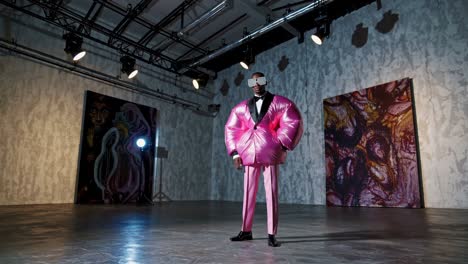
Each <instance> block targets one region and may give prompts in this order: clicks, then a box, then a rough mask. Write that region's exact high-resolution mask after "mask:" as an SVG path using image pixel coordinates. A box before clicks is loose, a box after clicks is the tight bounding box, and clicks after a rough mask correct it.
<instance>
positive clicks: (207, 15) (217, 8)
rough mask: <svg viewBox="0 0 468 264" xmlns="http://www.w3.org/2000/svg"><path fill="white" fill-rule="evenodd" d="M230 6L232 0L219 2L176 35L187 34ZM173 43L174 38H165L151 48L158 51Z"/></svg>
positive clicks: (182, 35)
mask: <svg viewBox="0 0 468 264" xmlns="http://www.w3.org/2000/svg"><path fill="white" fill-rule="evenodd" d="M231 7H232V0H224V1H222V2H221V3H219V4H217V5H216V6H215V7H213V8H212V9H211V10H208V11H207V12H206V13H204V14H203V15H201V16H200V17H199V18H197V19H195V20H194V21H192V23H190V24H188V25H187V26H185V27H184V28H182V29H181V30H180V31H179V32H177V36H178V37H180V38H183V37H185V36H186V35H188V32H189V31H190V30H192V29H194V28H195V27H197V26H199V25H201V24H203V23H206V22H208V21H209V20H211V19H213V18H214V17H215V16H217V15H219V14H220V13H222V12H224V11H225V10H227V9H228V8H231ZM172 44H174V40H172V39H165V40H163V41H161V42H160V43H159V44H158V45H157V46H154V47H152V48H153V49H156V50H158V51H159V52H161V51H163V50H166V49H167V48H168V47H169V46H171V45H172Z"/></svg>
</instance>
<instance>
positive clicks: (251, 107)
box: [249, 98, 258, 123]
mask: <svg viewBox="0 0 468 264" xmlns="http://www.w3.org/2000/svg"><path fill="white" fill-rule="evenodd" d="M249 111H250V116H251V117H252V119H253V120H254V122H255V123H257V117H258V114H257V106H256V105H255V100H254V99H253V98H252V99H250V100H249Z"/></svg>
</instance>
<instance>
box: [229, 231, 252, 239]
mask: <svg viewBox="0 0 468 264" xmlns="http://www.w3.org/2000/svg"><path fill="white" fill-rule="evenodd" d="M244 240H252V232H244V231H240V232H239V234H238V235H237V236H234V237H231V241H244Z"/></svg>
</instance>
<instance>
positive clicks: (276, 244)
mask: <svg viewBox="0 0 468 264" xmlns="http://www.w3.org/2000/svg"><path fill="white" fill-rule="evenodd" d="M268 245H269V246H270V247H279V246H281V244H280V243H279V242H278V241H277V240H276V238H275V235H270V234H268Z"/></svg>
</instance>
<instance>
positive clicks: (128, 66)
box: [120, 56, 138, 79]
mask: <svg viewBox="0 0 468 264" xmlns="http://www.w3.org/2000/svg"><path fill="white" fill-rule="evenodd" d="M120 62H121V63H122V69H121V71H122V72H123V73H125V74H127V76H128V78H129V79H132V78H133V77H135V76H136V75H137V74H138V70H137V69H136V68H135V59H134V58H132V57H130V56H123V57H122V58H120Z"/></svg>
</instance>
